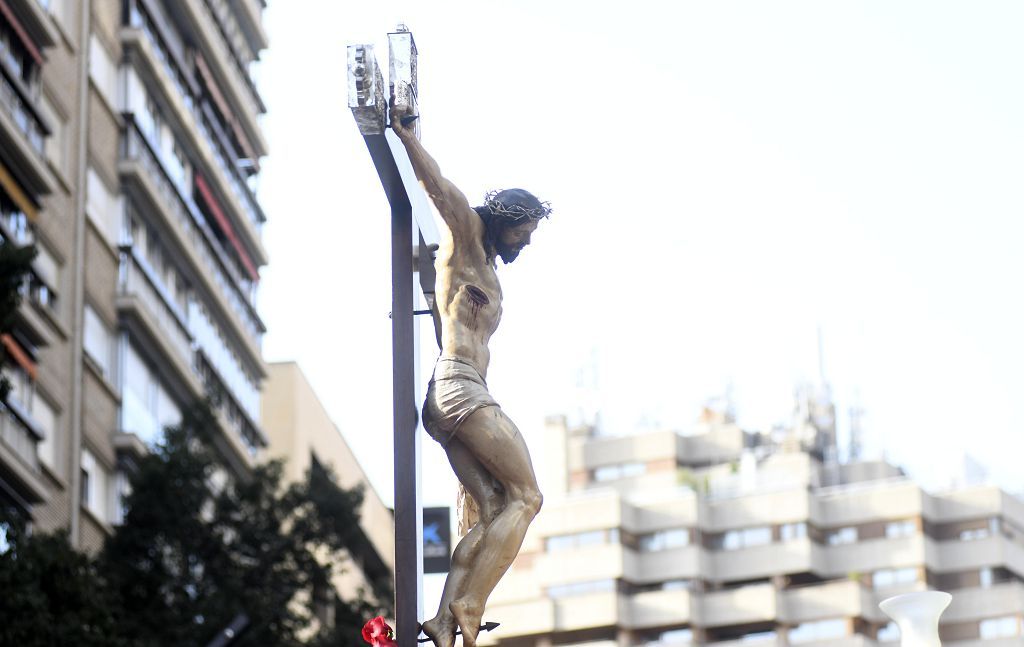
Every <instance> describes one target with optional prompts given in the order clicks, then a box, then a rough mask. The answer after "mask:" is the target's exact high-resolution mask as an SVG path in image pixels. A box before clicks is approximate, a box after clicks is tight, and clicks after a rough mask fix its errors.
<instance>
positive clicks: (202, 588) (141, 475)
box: [0, 405, 391, 647]
mask: <svg viewBox="0 0 1024 647" xmlns="http://www.w3.org/2000/svg"><path fill="white" fill-rule="evenodd" d="M214 429H215V421H214V419H213V416H212V413H211V411H210V409H209V407H208V406H206V405H203V406H197V407H194V408H193V409H191V410H189V411H187V412H186V413H185V416H184V420H183V421H182V423H181V424H180V425H179V426H177V427H172V428H168V429H167V430H166V432H165V439H164V440H163V441H162V442H161V444H160V445H159V446H158V447H156V448H155V450H154V451H153V452H152V453H151V454H150V455H148V456H146V457H144V458H142V459H140V461H139V462H138V464H137V470H136V472H135V474H134V475H133V476H132V478H131V495H130V496H129V497H128V499H127V502H126V503H127V510H128V511H127V513H126V515H125V518H124V522H123V524H121V525H120V526H118V527H117V528H116V531H115V533H114V534H113V535H112V536H111V537H110V538H109V539H108V540H107V542H106V544H105V545H104V548H103V550H102V551H101V552H100V554H99V555H98V556H97V557H96V559H95V560H92V561H90V560H89V559H87V558H85V557H83V556H81V555H74V554H72V555H69V556H66V557H65V558H62V559H66V560H67V561H68V562H69V565H66V566H62V568H65V570H69V569H70V570H72V571H73V572H74V573H77V574H78V575H76V576H75V577H74V578H68V582H69V586H71V587H72V588H73V590H74V591H75V592H77V594H78V597H77V598H76V597H75V596H74V595H72V594H70V593H69V594H67V595H63V594H62V595H58V596H56V597H54V595H52V594H51V593H50V591H49V590H46V591H43V592H39V593H37V592H35V590H34V589H26V591H27V593H28V595H26V596H24V597H25V600H23V601H22V602H20V603H19V604H20V606H18V607H17V608H18V609H28V610H31V609H32V608H35V607H39V608H46V609H49V613H50V614H54V613H57V612H58V610H60V609H65V610H73V609H83V610H84V611H83V613H86V612H87V611H88V612H89V614H90V615H88V617H90V618H95V619H94V620H92V621H90V623H89V625H88V626H91V627H97V628H103V630H104V631H107V630H109V631H110V632H111V633H109V634H108V636H107V641H106V642H102V643H89V642H83V641H82V640H81V639H79V638H76V639H74V640H71V639H67V640H60V641H57V642H35V641H33V640H31V639H24V640H25V641H24V642H12V643H8V642H4V641H2V640H0V643H2V644H23V645H44V644H47V645H49V644H82V645H91V644H97V645H99V644H105V645H115V646H120V645H126V646H132V647H143V646H145V647H165V646H166V647H171V646H173V647H182V646H196V647H203V646H205V645H207V644H208V643H209V642H210V641H211V640H213V639H214V637H215V636H217V634H218V633H220V632H221V631H222V630H223V629H224V628H226V627H227V626H229V625H230V624H231V622H232V621H233V619H234V618H236V617H237V616H238V615H239V614H245V615H246V616H247V617H248V618H249V619H250V623H249V626H248V628H247V629H246V630H245V631H244V632H242V633H241V634H240V635H239V636H238V637H237V638H236V639H235V640H234V641H233V642H231V643H230V644H231V646H232V647H235V646H238V647H243V646H256V645H259V646H260V647H292V646H298V645H316V646H317V647H326V646H327V645H335V646H342V645H359V644H361V642H362V641H361V639H360V628H361V626H362V623H363V622H364V621H365V620H366V619H367V618H369V617H372V616H374V615H376V614H377V613H379V612H381V611H382V609H380V608H378V607H377V606H375V605H373V604H371V603H369V602H367V601H366V599H365V598H366V597H367V596H366V595H364V596H362V598H363V599H359V600H346V601H340V600H337V599H334V600H333V602H332V604H333V609H332V611H333V616H334V621H335V624H334V626H333V628H331V629H330V630H327V629H321V630H320V631H316V632H314V629H315V627H316V626H317V623H315V622H313V612H312V609H311V606H312V604H311V602H312V600H313V596H312V595H311V594H312V593H313V592H314V591H317V590H323V589H324V587H326V586H327V585H328V583H329V581H330V578H331V575H332V574H333V573H336V572H337V569H338V564H339V563H340V560H341V558H342V556H343V555H344V554H345V551H346V549H347V547H349V546H351V545H353V543H355V542H358V541H361V531H360V529H359V523H358V522H359V517H358V510H359V504H360V502H361V499H362V493H361V492H360V491H358V490H345V489H342V488H340V487H339V486H338V485H337V484H336V483H335V482H334V481H333V479H332V477H331V476H330V474H329V473H328V472H326V471H324V470H316V469H314V470H311V472H310V473H309V474H308V475H307V476H308V477H307V479H306V480H305V481H304V482H301V483H295V484H291V485H282V466H281V464H280V463H277V462H271V463H266V464H263V465H260V466H258V467H256V468H255V470H253V472H252V473H251V474H249V475H248V476H247V478H244V479H226V478H224V475H225V474H226V473H225V472H224V471H223V470H222V469H220V468H219V467H218V465H219V463H218V460H217V457H216V453H215V451H214V450H212V449H211V447H212V438H211V435H212V434H213V433H214V432H213V430H214ZM54 541H57V539H56V538H50V537H36V538H33V539H32V540H31V541H29V542H27V543H26V545H27V546H33V547H34V546H35V545H37V544H38V545H40V546H42V545H44V544H45V545H48V546H49V545H51V544H52V542H54ZM65 543H66V542H65ZM51 547H52V546H51ZM39 559H40V556H39V555H35V554H33V557H32V561H33V563H34V562H35V561H37V560H39ZM7 561H10V560H7ZM16 561H19V562H21V564H20V565H19V566H20V567H23V568H22V569H21V570H20V571H19V570H18V569H12V570H11V572H10V573H8V572H6V567H5V566H4V565H3V563H2V562H0V570H4V571H5V572H3V573H0V582H6V581H13V580H10V579H5V578H15V577H21V578H23V579H24V578H28V577H30V575H29V573H32V572H33V571H32V570H31V569H38V568H39V566H32V567H31V569H29V567H28V566H27V563H28V560H24V561H23V560H22V559H21V558H20V557H19V558H18V560H16ZM40 564H42V565H45V564H46V561H45V560H43V561H42V562H40ZM72 567H74V568H72ZM53 568H56V566H54V567H53ZM26 569H29V570H26ZM75 569H77V570H75ZM22 571H24V572H22ZM37 588H38V587H37ZM92 589H95V590H96V591H97V594H96V598H95V599H93V600H85V598H87V597H88V596H89V595H91V593H88V592H89V591H90V590H92ZM0 590H6V591H8V592H10V591H19V593H17V595H15V596H13V597H15V598H19V599H20V598H22V597H23V596H22V595H21V593H20V589H19V588H17V587H15V588H4V589H0ZM372 593H373V594H374V597H375V598H376V599H377V600H385V601H389V600H390V595H391V593H390V589H389V584H387V583H386V582H384V583H380V582H378V583H375V586H374V591H372ZM0 597H2V596H0ZM86 602H94V603H95V604H98V605H99V608H98V609H95V610H93V611H89V609H90V607H89V606H88V605H87V604H85V603H86ZM12 609H13V607H12ZM101 611H104V612H105V613H106V615H103V614H102V613H100V612H101ZM383 611H384V612H387V609H383ZM0 617H4V618H10V617H15V616H13V615H11V614H9V613H7V610H6V609H3V608H2V607H0ZM26 617H28V618H38V619H39V621H42V619H43V618H45V617H46V615H45V614H38V615H34V614H32V613H28V612H26ZM26 622H27V623H29V624H35V622H34V621H32V620H28V621H26ZM0 624H2V623H0ZM111 627H112V628H111ZM2 635H3V634H0V636H2ZM12 635H13V634H12ZM18 635H19V636H25V635H28V634H18Z"/></svg>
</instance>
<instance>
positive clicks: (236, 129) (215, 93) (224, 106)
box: [196, 52, 260, 169]
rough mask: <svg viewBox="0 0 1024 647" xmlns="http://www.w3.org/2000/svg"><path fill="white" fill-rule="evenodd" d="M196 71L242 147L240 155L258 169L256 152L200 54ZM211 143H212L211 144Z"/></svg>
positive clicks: (197, 54)
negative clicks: (243, 155)
mask: <svg viewBox="0 0 1024 647" xmlns="http://www.w3.org/2000/svg"><path fill="white" fill-rule="evenodd" d="M196 69H197V70H198V71H199V78H200V79H202V81H203V86H204V87H205V88H206V91H207V93H209V95H210V99H211V100H212V101H213V105H215V106H216V107H217V111H218V112H220V114H221V115H222V116H223V117H224V119H225V120H226V121H227V122H228V125H229V126H230V127H231V133H232V134H233V135H234V136H235V139H236V140H238V145H239V146H241V147H242V153H243V154H245V155H246V157H248V159H249V160H250V161H251V162H252V163H253V165H254V166H255V168H256V169H259V163H260V162H259V157H258V156H257V155H256V151H255V150H254V149H253V147H252V144H251V143H250V142H249V138H248V137H246V135H245V132H244V131H243V130H242V127H241V125H240V124H239V123H238V119H235V115H234V114H233V113H232V112H231V108H230V106H229V105H228V102H227V101H226V100H225V99H224V95H223V94H221V91H220V86H218V85H217V81H216V80H215V79H214V78H213V73H212V72H210V67H209V66H208V65H207V64H206V59H204V58H203V56H202V55H201V54H199V53H198V52H197V53H196ZM211 143H212V142H211Z"/></svg>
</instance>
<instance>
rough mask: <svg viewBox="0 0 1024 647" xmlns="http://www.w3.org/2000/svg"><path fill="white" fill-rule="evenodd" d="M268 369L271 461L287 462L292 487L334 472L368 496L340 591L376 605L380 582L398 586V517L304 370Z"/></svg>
mask: <svg viewBox="0 0 1024 647" xmlns="http://www.w3.org/2000/svg"><path fill="white" fill-rule="evenodd" d="M267 368H268V372H269V377H268V378H267V382H266V385H265V388H264V391H263V403H262V408H263V415H262V421H263V428H264V429H265V430H266V432H267V435H268V436H269V438H270V446H269V448H268V451H267V456H268V458H273V459H281V460H283V461H284V468H285V471H284V477H285V481H286V482H297V481H301V480H302V479H305V478H306V474H307V473H308V471H309V470H311V469H323V470H327V471H329V472H331V473H332V474H333V475H334V477H335V481H336V482H337V483H338V485H340V486H341V487H343V488H346V489H352V488H359V489H361V490H362V493H363V503H362V507H361V508H360V509H359V532H358V533H357V537H356V540H355V541H354V542H353V545H352V546H351V548H350V552H349V555H348V558H347V559H346V561H345V562H344V563H343V564H340V565H339V566H340V568H341V569H342V571H343V572H341V573H340V574H339V576H338V577H336V578H335V581H334V586H335V590H336V591H337V593H338V595H339V596H340V597H341V599H343V600H352V599H354V598H356V597H358V596H359V595H361V594H362V592H365V593H366V594H368V595H369V596H370V597H371V599H372V593H373V581H374V580H378V581H379V580H382V579H383V580H384V581H386V582H387V584H388V586H389V587H390V586H391V582H392V581H393V580H394V572H395V519H394V515H393V514H392V513H391V510H390V509H389V508H388V507H387V506H385V505H384V502H383V501H381V498H380V496H379V495H378V494H377V491H376V490H375V489H374V488H373V486H372V485H371V484H370V481H369V479H367V477H366V472H365V471H363V468H362V466H361V465H360V464H359V462H358V461H356V457H355V455H354V454H353V453H352V450H351V449H350V448H349V446H348V444H347V443H346V442H345V439H344V438H343V437H342V435H341V432H340V431H338V428H337V427H336V426H335V425H334V423H333V422H331V419H330V417H329V416H328V415H327V411H326V410H325V409H324V407H323V404H321V402H320V399H319V398H318V397H317V395H316V393H315V392H314V391H313V388H312V387H311V386H310V385H309V382H308V381H307V380H306V376H305V375H303V373H302V370H301V369H300V368H299V365H298V364H296V363H295V362H280V363H271V364H268V366H267ZM389 460H390V459H389ZM379 602H384V603H386V604H390V602H391V601H390V600H379Z"/></svg>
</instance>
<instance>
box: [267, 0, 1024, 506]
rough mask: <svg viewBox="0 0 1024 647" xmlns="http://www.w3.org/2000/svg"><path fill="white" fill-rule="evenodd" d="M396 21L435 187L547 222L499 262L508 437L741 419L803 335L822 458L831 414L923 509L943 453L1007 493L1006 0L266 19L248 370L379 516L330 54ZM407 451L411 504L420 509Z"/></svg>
mask: <svg viewBox="0 0 1024 647" xmlns="http://www.w3.org/2000/svg"><path fill="white" fill-rule="evenodd" d="M398 22H404V23H406V24H407V25H408V26H409V27H410V28H411V30H412V31H413V33H414V35H415V38H416V42H417V45H418V46H419V51H420V59H419V73H420V102H421V106H422V115H423V116H422V130H423V138H422V139H423V143H424V145H425V146H426V147H427V149H428V150H429V151H430V152H431V153H432V154H433V155H434V157H435V158H436V159H437V160H438V162H439V163H440V165H441V168H442V170H443V171H444V173H445V174H446V175H447V176H448V177H449V178H450V179H451V180H453V181H454V182H455V184H456V185H458V186H459V187H460V188H462V190H463V191H464V192H465V193H466V194H467V196H469V197H470V199H471V201H473V202H474V203H479V201H481V200H482V197H483V194H484V193H485V192H486V191H487V190H489V189H492V188H507V187H516V186H518V187H523V188H526V189H528V190H530V191H532V192H534V193H535V194H537V195H538V196H540V197H541V199H544V200H550V201H551V202H552V204H553V206H554V208H555V212H554V214H553V216H552V218H551V219H550V220H549V221H545V222H544V223H542V224H541V227H540V229H539V231H538V232H537V234H536V235H535V236H534V239H533V240H534V243H533V245H531V247H529V248H527V249H526V251H525V252H524V253H523V254H522V255H521V256H520V257H519V260H517V261H516V262H515V263H514V264H513V265H509V266H503V267H501V268H500V269H499V276H500V278H501V280H502V282H503V289H504V292H505V303H504V305H505V316H504V320H503V322H502V325H501V327H500V328H499V330H498V333H497V334H496V335H495V337H494V338H493V340H492V358H493V359H492V365H491V369H490V373H489V379H488V381H489V383H490V386H491V390H492V392H493V393H494V395H495V397H496V398H497V399H498V401H499V402H501V404H502V406H503V408H504V409H505V410H506V411H507V412H508V413H509V415H510V416H511V417H512V418H513V419H514V420H515V421H516V422H517V423H518V424H519V426H520V427H521V429H522V430H523V433H524V436H525V437H526V439H527V442H528V443H530V444H531V445H532V446H533V447H535V448H539V447H540V445H541V442H540V441H541V437H540V433H541V432H542V428H543V419H544V416H545V415H547V414H553V413H565V414H568V415H570V416H571V417H576V418H578V417H579V416H580V415H585V414H590V413H592V412H593V411H594V410H599V411H600V413H601V420H602V423H603V425H604V427H605V428H606V429H607V430H608V431H610V432H619V433H627V432H632V431H636V430H638V429H641V430H642V429H651V428H655V427H676V428H679V429H682V430H685V429H686V428H688V427H689V426H690V425H691V424H692V423H693V421H694V420H695V419H696V417H697V415H698V414H699V411H700V408H701V406H702V404H703V403H704V402H705V401H706V400H707V399H708V398H711V397H714V396H718V395H721V394H722V393H724V392H725V391H726V389H728V388H731V392H732V395H733V399H734V402H735V406H736V409H737V413H738V417H739V419H740V422H741V424H742V425H743V426H744V427H745V428H748V429H767V428H768V427H770V426H771V425H772V424H774V423H778V422H783V421H785V420H787V419H788V417H789V415H790V411H791V408H792V403H793V398H792V394H793V389H794V387H795V386H796V385H797V384H798V383H799V382H801V381H807V380H813V379H815V377H816V376H817V372H818V359H817V340H816V330H817V328H818V327H819V326H820V327H821V330H822V331H823V338H824V349H825V357H824V365H825V373H826V375H827V378H828V380H829V382H830V383H831V384H832V386H833V390H834V393H835V400H836V404H837V409H838V411H839V412H840V434H841V436H840V437H841V442H844V441H845V437H846V435H845V431H846V429H847V418H846V413H845V412H846V411H847V410H848V409H849V407H850V406H852V405H853V404H859V405H860V406H862V407H863V408H864V409H865V411H866V415H865V418H864V430H865V441H866V445H867V449H868V452H869V453H871V454H875V455H878V454H881V452H882V451H885V452H886V453H887V455H888V457H889V458H890V459H892V460H894V461H895V462H897V463H899V464H902V465H903V466H905V467H906V468H907V469H908V470H909V471H910V473H911V474H912V475H914V476H915V477H917V478H919V479H921V480H922V481H923V482H924V483H925V484H926V485H928V486H929V487H943V486H946V485H948V484H949V483H950V480H951V479H952V478H954V477H955V476H957V475H959V472H960V469H961V461H962V455H963V453H964V452H969V453H970V454H971V455H972V456H974V457H975V458H976V459H978V460H979V461H981V462H982V463H984V464H986V465H987V466H988V467H989V468H990V469H991V472H992V475H993V477H994V478H995V479H996V481H997V482H998V483H999V484H1001V485H1003V486H1004V487H1006V488H1008V489H1011V490H1014V491H1020V490H1021V489H1022V488H1024V483H1022V480H1021V476H1020V474H1021V470H1020V469H1019V467H1018V463H1017V461H1019V460H1020V457H1021V456H1022V455H1024V398H1022V397H1021V396H1022V395H1024V370H1022V367H1024V334H1022V331H1024V298H1022V290H1021V279H1022V278H1024V255H1022V254H1021V253H1020V251H1019V250H1020V248H1021V246H1022V244H1024V224H1022V222H1024V219H1022V218H1021V213H1022V211H1024V83H1022V81H1021V74H1020V65H1021V61H1024V39H1021V38H1020V33H1021V29H1022V27H1024V4H1021V3H1019V2H997V1H989V2H984V3H977V2H937V1H931V0H929V1H926V2H925V1H922V2H901V1H891V0H884V1H875V2H857V3H853V2H847V3H839V2H820V1H808V2H784V1H779V2H772V3H764V2H753V1H751V2H740V1H730V2H712V1H710V0H707V1H701V2H685V3H683V2H678V3H666V2H653V1H649V0H636V1H634V2H630V3H621V2H617V3H605V2H595V1H593V0H592V1H589V2H576V3H570V2H551V1H539V0H528V1H521V2H507V1H502V2H496V1H490V0H486V1H481V0H473V1H467V2H450V3H438V2H423V1H417V2H412V1H408V2H389V3H384V2H361V3H357V2H328V1H326V0H324V1H319V2H315V1H312V0H287V1H285V0H271V2H270V3H269V6H268V8H267V10H266V12H265V24H266V28H267V31H268V33H269V35H270V38H271V47H270V49H269V50H268V52H266V54H265V62H264V63H263V64H262V69H261V71H260V86H261V88H262V91H263V95H264V97H265V99H266V103H267V105H268V107H269V114H268V115H267V116H266V119H265V122H264V123H265V125H266V133H267V136H268V139H269V142H270V147H271V154H270V156H269V158H268V159H267V161H266V164H265V170H264V172H263V177H262V180H261V181H262V185H261V187H260V195H261V198H262V202H263V205H264V206H265V208H266V211H267V213H268V217H269V219H270V221H269V222H268V224H267V226H266V229H265V242H266V246H267V248H268V250H269V252H270V254H271V264H270V266H269V268H267V269H266V270H265V272H264V277H265V279H264V281H263V287H262V293H261V297H260V310H261V312H262V314H263V316H264V319H265V320H266V322H267V325H268V327H269V332H268V334H267V336H266V340H265V346H264V347H265V352H266V356H267V358H268V359H269V360H283V359H295V360H297V361H298V362H299V363H300V365H301V366H302V368H303V370H304V371H305V373H306V374H307V376H308V377H309V379H310V381H311V382H312V384H313V386H314V388H315V389H316V390H317V391H318V393H319V396H320V398H321V399H322V401H323V402H324V403H325V405H326V406H327V408H328V410H329V413H330V414H331V415H332V417H333V418H334V420H335V421H336V422H337V423H338V426H339V427H340V428H341V430H342V432H343V434H344V435H345V437H346V439H347V440H348V442H349V443H350V445H352V447H353V449H354V451H355V452H356V454H357V456H358V457H359V459H360V460H361V462H362V463H363V465H364V466H365V467H366V469H367V470H368V472H369V473H370V475H371V478H372V480H373V482H374V484H375V486H376V487H377V489H378V491H379V492H380V493H381V495H382V497H383V498H384V499H385V501H388V502H390V501H391V488H392V486H391V482H392V476H393V475H392V466H391V460H392V459H391V449H392V445H391V375H390V367H391V355H390V352H391V351H390V322H389V320H388V317H387V313H388V311H389V309H390V292H389V290H390V265H389V262H390V248H389V245H390V231H389V219H388V206H387V202H386V200H385V198H384V194H383V192H382V190H381V186H380V182H379V180H378V179H377V176H376V174H375V171H374V169H373V166H372V163H371V162H370V158H369V156H368V154H367V152H366V149H365V146H364V144H363V142H362V139H361V137H360V135H359V133H358V131H357V129H356V126H355V124H354V122H353V119H352V117H351V115H350V113H349V111H348V108H347V97H346V94H345V93H346V86H345V73H346V71H345V60H346V54H345V46H346V45H347V44H350V43H360V42H374V43H377V44H378V47H377V56H378V61H380V62H382V63H383V64H384V65H385V66H386V64H387V48H386V44H385V43H386V40H385V36H386V33H387V32H388V31H391V30H392V29H393V28H394V26H395V25H396V23H398ZM428 340H429V338H428ZM428 343H429V342H428ZM427 350H428V351H432V350H433V349H431V348H429V347H428V349H427ZM429 365H430V360H429V359H427V361H426V362H425V367H424V374H423V378H422V379H423V380H424V381H426V379H427V377H428V372H429ZM581 375H582V376H584V378H583V379H582V381H581ZM581 384H582V385H583V386H582V387H581ZM424 448H425V474H426V476H425V480H426V489H425V499H426V503H427V504H428V505H429V504H435V505H439V504H450V503H451V502H452V495H453V491H454V489H453V488H454V485H453V484H454V480H453V479H451V477H450V476H448V469H447V466H446V465H443V457H442V454H441V453H440V452H439V451H438V450H437V448H436V446H434V444H433V443H432V442H431V441H429V439H425V441H424ZM536 453H537V450H536V449H535V454H536ZM535 462H536V463H537V464H538V470H539V471H541V472H542V471H543V470H544V469H545V464H544V457H543V456H535ZM441 475H443V476H441ZM542 486H543V482H542Z"/></svg>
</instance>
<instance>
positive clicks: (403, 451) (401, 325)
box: [348, 25, 440, 647]
mask: <svg viewBox="0 0 1024 647" xmlns="http://www.w3.org/2000/svg"><path fill="white" fill-rule="evenodd" d="M388 58H389V72H390V74H389V77H390V92H385V88H384V80H383V75H382V74H381V71H380V67H379V66H378V65H377V61H376V58H375V57H374V53H373V45H349V46H348V97H349V108H351V110H352V115H353V116H354V117H355V121H356V124H357V125H358V127H359V132H360V133H361V134H362V135H363V139H364V140H365V142H366V147H367V149H368V150H369V152H370V157H371V159H372V160H373V165H374V167H376V169H377V174H378V175H379V176H380V181H381V184H382V185H383V188H384V193H385V195H387V198H388V202H389V203H390V205H391V345H392V358H391V368H392V379H393V385H392V394H393V404H392V414H393V420H394V448H395V458H394V468H395V624H396V627H395V634H396V636H397V640H398V644H399V646H400V647H414V646H415V645H416V644H417V643H416V636H417V635H418V634H419V620H418V618H419V617H421V615H422V613H421V611H422V609H421V608H420V605H421V600H420V599H419V592H420V590H421V587H422V581H423V559H422V549H423V546H422V541H421V537H422V534H423V527H422V516H421V509H422V502H421V501H420V493H419V489H420V487H419V486H420V446H419V434H418V433H417V425H418V422H419V418H418V415H417V408H418V406H419V405H418V403H419V401H420V398H419V393H418V389H417V386H418V385H419V384H420V383H421V380H420V379H419V377H420V375H419V371H418V368H419V366H418V364H419V361H418V360H419V335H418V330H417V328H418V327H417V325H416V321H415V316H416V314H418V312H417V311H416V309H415V301H416V296H415V276H416V275H417V274H418V275H419V281H420V288H421V290H422V292H423V293H424V296H426V297H427V299H428V301H429V299H430V297H431V296H432V295H433V292H434V265H433V259H432V257H431V252H430V250H431V249H432V248H433V249H436V246H437V244H438V241H439V238H440V237H439V234H438V229H437V226H436V225H435V223H434V218H433V214H432V213H431V212H430V207H429V206H428V205H427V202H426V200H427V198H426V195H425V194H424V193H423V189H422V188H421V187H420V185H419V184H418V183H417V181H416V176H415V173H414V171H413V169H412V165H411V164H410V162H409V156H408V155H407V154H406V152H405V148H404V147H403V146H402V143H401V142H400V141H399V139H398V137H397V135H396V134H395V132H394V131H393V130H392V129H391V128H390V127H389V126H388V100H389V98H390V99H391V101H392V102H393V104H394V105H395V106H403V107H407V108H408V109H410V110H413V111H415V110H416V109H417V107H418V106H417V101H416V96H417V85H418V83H417V73H416V58H417V52H416V44H415V41H413V37H412V33H410V32H409V31H408V30H407V29H405V28H404V26H402V25H399V27H398V29H397V30H396V31H395V32H392V33H390V34H388ZM416 128H418V125H417V126H416ZM428 312H429V310H428Z"/></svg>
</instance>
